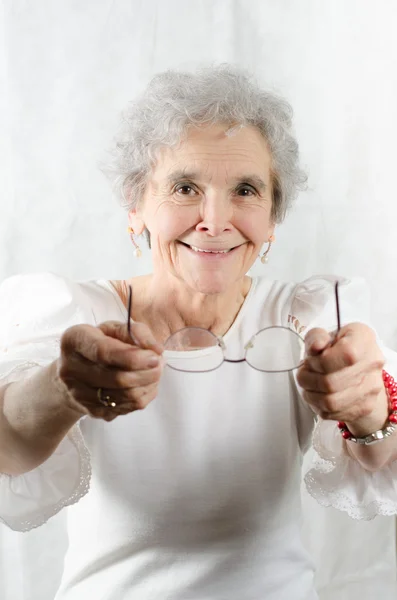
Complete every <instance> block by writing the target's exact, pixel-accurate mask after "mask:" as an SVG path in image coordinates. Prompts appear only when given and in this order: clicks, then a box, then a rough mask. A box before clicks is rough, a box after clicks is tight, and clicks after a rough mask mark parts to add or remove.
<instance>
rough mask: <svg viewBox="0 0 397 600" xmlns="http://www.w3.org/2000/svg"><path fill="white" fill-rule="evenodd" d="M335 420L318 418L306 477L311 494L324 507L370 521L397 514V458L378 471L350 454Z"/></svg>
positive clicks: (306, 483)
mask: <svg viewBox="0 0 397 600" xmlns="http://www.w3.org/2000/svg"><path fill="white" fill-rule="evenodd" d="M345 444H346V442H345V441H344V440H343V438H342V436H341V435H340V433H339V431H338V430H337V427H336V423H335V422H334V421H324V420H322V419H319V420H318V422H317V424H316V427H315V430H314V434H313V447H314V451H315V452H314V460H313V463H312V465H311V469H310V470H309V471H308V472H307V473H306V475H305V476H304V482H305V485H306V488H307V491H308V492H309V494H310V495H311V496H312V497H313V498H314V499H315V500H316V501H317V502H318V503H319V504H320V505H321V506H324V507H330V506H332V507H333V508H336V509H337V510H340V511H343V512H346V513H347V514H348V515H349V516H350V517H351V518H353V519H358V520H361V519H363V520H367V521H370V520H371V519H374V518H375V517H376V516H377V515H384V516H392V515H396V514H397V460H396V461H394V462H392V463H391V464H389V465H387V466H386V467H384V468H383V469H380V470H379V471H376V472H370V471H367V470H366V469H364V468H363V467H362V466H361V465H360V464H359V463H358V462H357V461H356V460H355V459H354V458H353V457H351V456H350V454H348V453H347V450H346V447H345Z"/></svg>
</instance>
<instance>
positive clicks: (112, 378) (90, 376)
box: [59, 350, 163, 389]
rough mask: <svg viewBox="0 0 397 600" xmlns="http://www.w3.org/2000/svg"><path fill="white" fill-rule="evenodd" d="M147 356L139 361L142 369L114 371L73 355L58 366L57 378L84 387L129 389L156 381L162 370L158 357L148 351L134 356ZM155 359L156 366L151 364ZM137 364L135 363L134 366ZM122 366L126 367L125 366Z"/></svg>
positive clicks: (138, 351) (141, 351) (111, 368)
mask: <svg viewBox="0 0 397 600" xmlns="http://www.w3.org/2000/svg"><path fill="white" fill-rule="evenodd" d="M138 353H139V354H140V356H141V357H142V355H145V356H146V355H148V357H149V358H148V359H144V358H143V360H141V365H142V368H134V369H116V368H113V367H110V368H108V367H104V366H103V365H100V364H96V363H91V362H90V361H88V360H86V359H84V358H82V357H80V356H79V355H73V356H71V357H69V359H68V361H67V363H66V364H65V365H62V363H61V365H60V368H59V376H60V378H61V379H62V380H63V381H65V382H69V381H72V380H73V381H77V382H79V381H81V382H82V383H84V384H85V385H89V386H92V387H97V388H98V387H106V388H111V389H122V388H131V387H134V386H141V385H147V384H150V383H153V382H154V381H158V380H159V379H160V376H161V372H162V369H163V363H162V361H161V359H160V357H158V356H157V354H154V353H153V352H150V351H149V350H137V351H136V354H137V355H138ZM152 359H155V360H156V361H157V365H153V366H152V364H151V362H150V361H151V360H152ZM138 364H139V363H138V362H137V361H135V365H138ZM124 366H128V365H127V364H126V365H124Z"/></svg>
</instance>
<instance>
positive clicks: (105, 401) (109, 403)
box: [96, 388, 117, 408]
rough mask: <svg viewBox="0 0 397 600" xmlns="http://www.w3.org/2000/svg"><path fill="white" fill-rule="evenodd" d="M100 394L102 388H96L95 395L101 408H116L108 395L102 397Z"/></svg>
mask: <svg viewBox="0 0 397 600" xmlns="http://www.w3.org/2000/svg"><path fill="white" fill-rule="evenodd" d="M102 392H103V390H102V388H98V391H97V393H96V396H97V398H98V402H100V403H101V404H102V405H103V406H106V408H115V407H116V406H117V405H116V403H115V402H114V401H113V400H112V399H111V397H110V396H108V395H106V396H104V397H102Z"/></svg>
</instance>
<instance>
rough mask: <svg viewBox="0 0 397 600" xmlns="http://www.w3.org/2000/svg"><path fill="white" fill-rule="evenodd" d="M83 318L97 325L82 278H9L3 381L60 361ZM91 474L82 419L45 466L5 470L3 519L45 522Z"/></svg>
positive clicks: (15, 523) (3, 293)
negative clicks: (63, 343) (66, 337)
mask: <svg viewBox="0 0 397 600" xmlns="http://www.w3.org/2000/svg"><path fill="white" fill-rule="evenodd" d="M78 323H90V324H95V323H94V318H93V313H92V311H91V309H90V306H89V304H88V302H87V299H86V298H85V296H84V294H83V293H82V291H81V289H80V287H79V285H78V284H77V283H75V282H72V281H69V280H67V279H64V278H62V277H58V276H56V275H53V274H51V273H38V274H37V273H36V274H28V275H16V276H13V277H10V278H8V279H6V280H5V281H3V282H2V284H1V285H0V386H1V385H6V384H8V383H12V382H14V381H19V380H22V379H25V378H28V377H30V376H31V375H32V374H33V373H35V372H36V371H37V370H38V369H40V368H42V367H44V366H46V365H48V364H49V363H51V362H52V361H53V360H55V359H56V358H57V357H58V356H59V344H60V338H61V335H62V333H63V332H64V331H65V330H66V329H67V328H68V327H71V326H72V325H76V324H78ZM26 401H27V402H28V401H29V399H28V398H27V399H26ZM90 477H91V466H90V456H89V452H88V450H87V448H86V446H85V444H84V440H83V436H82V433H81V430H80V424H79V423H77V424H76V425H75V426H74V427H73V428H72V429H71V430H70V431H69V433H68V435H67V436H66V437H65V438H64V439H63V440H62V442H61V443H60V444H59V446H58V447H57V449H56V450H55V452H54V453H53V454H52V455H51V456H50V457H49V458H48V459H47V460H46V461H45V462H44V463H42V464H41V465H40V466H39V467H37V468H35V469H33V470H32V471H29V472H27V473H25V474H23V475H18V476H12V475H8V474H5V473H0V522H1V523H4V524H5V525H7V526H8V527H10V528H11V529H14V530H16V531H28V530H30V529H33V528H34V527H39V526H40V525H42V524H44V523H45V522H46V521H47V520H48V519H49V518H50V517H52V516H53V515H55V514H56V513H57V512H59V511H60V510H61V509H62V508H63V507H65V506H67V505H70V504H74V503H75V502H77V501H78V500H79V499H80V498H82V497H83V496H84V495H85V494H86V493H87V492H88V490H89V484H90Z"/></svg>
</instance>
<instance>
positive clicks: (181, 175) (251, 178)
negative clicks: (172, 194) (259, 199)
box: [166, 169, 268, 192]
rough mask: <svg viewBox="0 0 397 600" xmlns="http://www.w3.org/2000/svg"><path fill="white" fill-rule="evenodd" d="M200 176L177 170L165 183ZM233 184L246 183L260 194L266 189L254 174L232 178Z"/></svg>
mask: <svg viewBox="0 0 397 600" xmlns="http://www.w3.org/2000/svg"><path fill="white" fill-rule="evenodd" d="M200 178H201V175H200V173H199V172H198V171H188V170H187V169H178V170H177V171H173V172H172V173H170V174H169V175H168V176H167V178H166V181H167V183H168V185H174V184H175V183H178V181H180V180H183V179H186V180H189V181H194V180H196V181H197V179H200ZM234 182H235V183H236V184H239V183H247V184H249V185H252V186H253V187H255V188H257V189H258V190H260V191H261V192H265V191H266V190H267V188H268V186H267V184H266V183H265V182H264V181H263V179H261V178H260V177H259V175H254V174H247V175H240V176H239V177H236V178H234Z"/></svg>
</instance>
